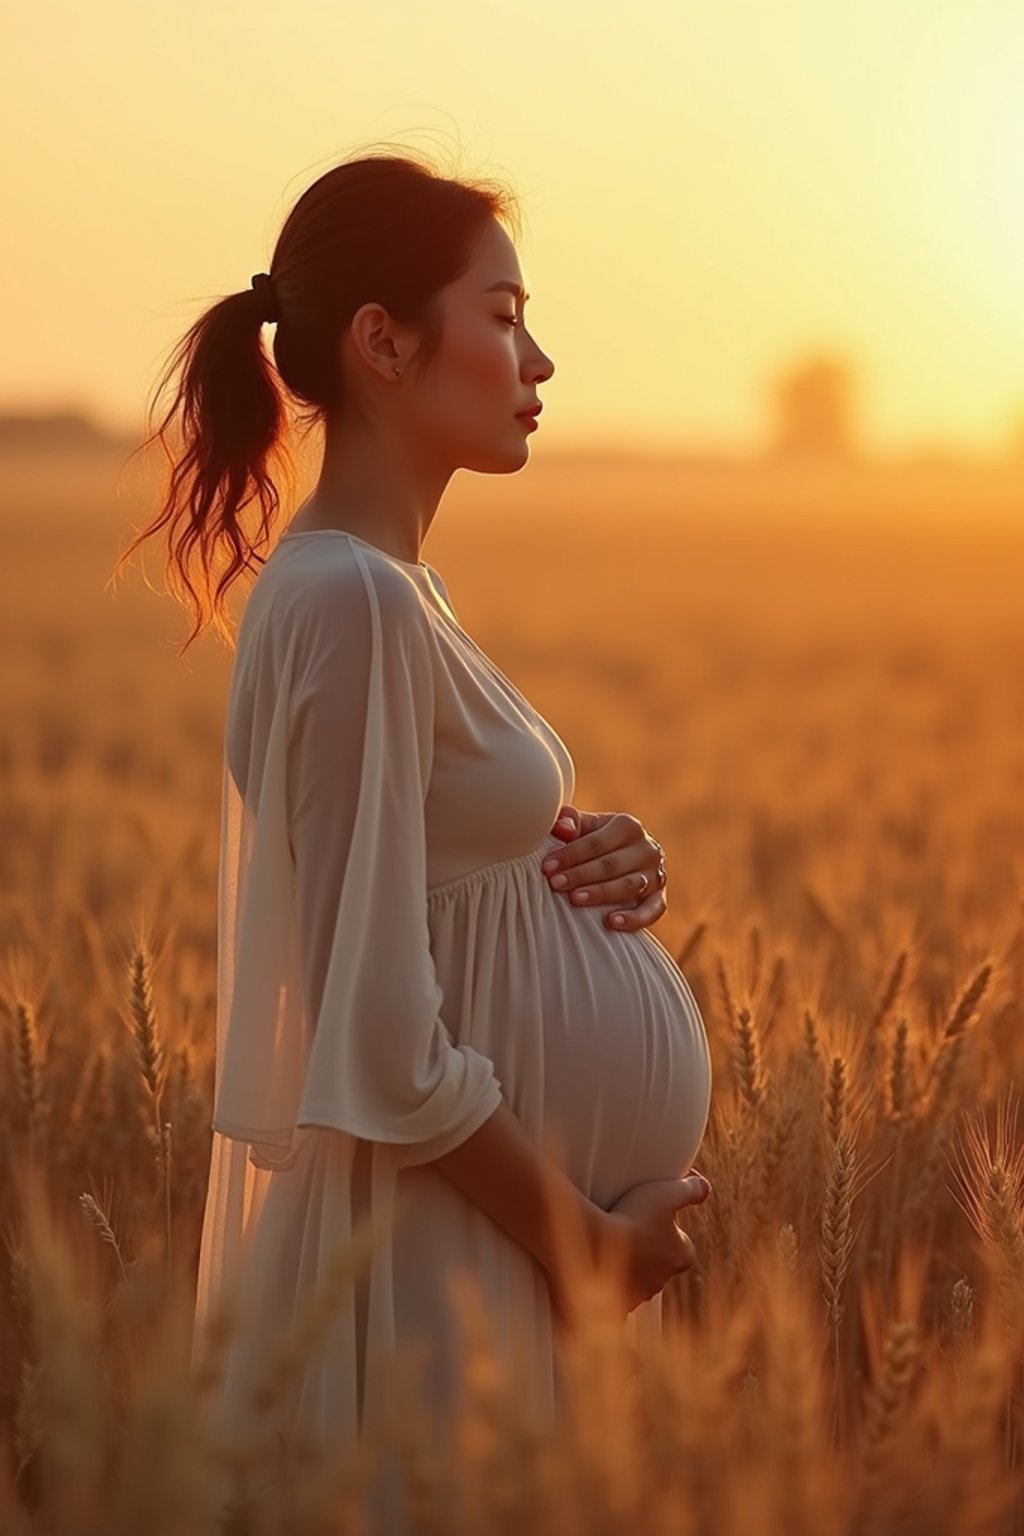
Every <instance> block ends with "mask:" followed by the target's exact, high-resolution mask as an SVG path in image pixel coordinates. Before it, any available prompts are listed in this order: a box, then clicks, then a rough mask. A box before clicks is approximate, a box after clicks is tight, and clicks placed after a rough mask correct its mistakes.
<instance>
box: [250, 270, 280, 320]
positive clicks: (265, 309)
mask: <svg viewBox="0 0 1024 1536" xmlns="http://www.w3.org/2000/svg"><path fill="white" fill-rule="evenodd" d="M251 282H252V286H253V288H254V289H255V291H256V292H257V293H258V294H259V296H260V318H261V319H262V320H265V321H266V322H267V324H268V325H276V324H277V322H278V320H279V319H280V315H279V314H278V312H277V301H276V299H275V298H274V290H273V288H272V286H271V283H270V273H269V272H257V273H256V274H255V276H254V277H253V278H252V279H251Z"/></svg>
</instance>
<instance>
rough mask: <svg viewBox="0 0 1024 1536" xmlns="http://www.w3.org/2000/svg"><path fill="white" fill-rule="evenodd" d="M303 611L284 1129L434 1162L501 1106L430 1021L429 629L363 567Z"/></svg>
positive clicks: (293, 757) (322, 582)
mask: <svg viewBox="0 0 1024 1536" xmlns="http://www.w3.org/2000/svg"><path fill="white" fill-rule="evenodd" d="M311 587H312V590H310V591H309V592H308V593H307V594H304V598H303V610H302V614H301V620H300V621H299V642H298V645H297V648H296V652H295V658H294V663H293V668H292V689H291V710H290V716H289V723H288V762H287V783H288V796H287V824H288V836H289V846H290V849H291V853H292V858H293V861H294V879H295V895H296V921H297V933H298V952H299V965H300V970H301V979H302V991H303V998H304V1003H305V1009H306V1013H307V1018H308V1023H309V1026H310V1058H309V1067H308V1071H307V1073H306V1077H305V1087H304V1092H303V1095H302V1100H301V1104H300V1105H299V1109H298V1114H297V1119H296V1124H297V1125H324V1126H333V1127H336V1128H338V1129H340V1130H344V1131H348V1132H350V1133H352V1134H353V1135H355V1136H359V1137H363V1138H365V1139H367V1140H375V1141H383V1142H395V1143H403V1144H415V1145H416V1153H415V1157H414V1158H409V1159H408V1161H417V1162H423V1161H429V1160H431V1159H433V1158H435V1157H440V1156H441V1155H442V1154H443V1153H444V1152H446V1151H449V1150H450V1149H451V1148H453V1147H455V1146H458V1145H459V1143H460V1142H462V1141H463V1140H465V1138H466V1137H467V1136H469V1135H471V1134H472V1132H473V1131H475V1130H476V1129H477V1128H478V1127H479V1126H481V1125H482V1124H483V1123H484V1121H485V1120H486V1119H488V1118H489V1117H490V1115H491V1114H492V1113H493V1112H494V1110H495V1109H496V1108H497V1107H498V1105H499V1103H500V1100H501V1087H500V1084H499V1082H498V1080H497V1078H496V1077H495V1075H494V1067H493V1064H492V1062H491V1061H490V1060H489V1059H488V1058H486V1057H484V1056H482V1055H481V1054H480V1053H479V1052H477V1051H475V1050H473V1049H472V1048H471V1047H469V1046H467V1045H457V1044H455V1043H454V1042H453V1041H452V1039H451V1036H450V1034H449V1031H448V1029H447V1028H446V1026H445V1023H444V1020H443V1018H442V1016H441V1008H442V1004H443V994H442V991H441V988H440V987H439V985H438V981H437V977H436V974H435V970H434V964H433V958H432V955H431V950H430V935H429V930H428V926H427V884H426V880H427V875H426V828H425V820H424V803H425V799H426V795H427V788H428V784H429V779H430V771H431V764H432V759H433V751H434V675H433V667H432V643H433V639H432V632H431V628H430V618H429V615H428V614H427V613H426V612H425V611H424V607H423V602H422V599H421V597H420V595H419V593H418V592H417V591H416V588H415V586H414V584H413V582H412V581H411V580H410V578H409V577H407V576H406V575H405V574H404V573H403V572H401V571H398V570H396V569H395V568H394V567H392V566H388V565H385V564H383V563H382V562H377V561H371V560H368V559H367V558H366V557H365V556H364V555H362V554H361V553H359V552H354V559H353V560H352V561H351V562H346V564H345V565H344V566H343V567H340V568H337V569H332V570H331V571H330V572H329V579H327V574H326V573H325V574H320V573H318V577H317V579H316V581H315V582H313V583H311Z"/></svg>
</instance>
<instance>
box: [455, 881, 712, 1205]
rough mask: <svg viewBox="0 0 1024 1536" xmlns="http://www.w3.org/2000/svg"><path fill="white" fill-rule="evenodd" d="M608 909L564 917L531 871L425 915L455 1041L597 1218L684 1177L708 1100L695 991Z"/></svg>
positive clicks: (470, 888)
mask: <svg viewBox="0 0 1024 1536" xmlns="http://www.w3.org/2000/svg"><path fill="white" fill-rule="evenodd" d="M544 851H546V850H542V853H543V852H544ZM450 894H452V893H450ZM609 910H610V909H609V908H606V907H599V908H595V909H593V910H588V909H587V908H583V909H578V908H576V907H574V906H572V905H571V904H570V903H569V901H567V900H566V899H565V898H564V897H563V896H560V895H559V894H558V893H556V892H554V891H552V890H551V888H550V886H549V885H548V882H547V878H546V876H545V875H544V874H543V873H542V872H541V870H540V868H539V859H537V860H534V859H529V860H525V861H510V862H509V864H507V865H505V866H501V867H500V869H496V872H495V877H494V878H493V879H479V880H476V881H470V882H469V883H468V884H467V885H466V886H465V887H464V888H463V889H462V890H459V891H456V892H455V893H454V895H453V899H451V900H446V901H445V902H444V903H443V905H440V906H435V907H434V908H433V910H432V913H431V930H432V932H431V937H432V948H433V951H434V955H435V963H436V965H437V971H438V979H439V981H440V983H441V986H442V988H443V991H444V1019H445V1022H446V1024H447V1026H448V1028H449V1031H450V1033H451V1034H452V1037H453V1039H455V1040H456V1041H457V1042H458V1043H459V1044H469V1045H472V1046H473V1047H474V1048H475V1049H477V1050H479V1051H480V1052H481V1053H482V1054H484V1055H487V1056H488V1057H489V1058H490V1059H491V1060H492V1061H493V1063H494V1068H495V1073H496V1075H497V1077H498V1079H499V1081H500V1082H501V1085H502V1091H503V1093H504V1096H505V1098H506V1099H507V1101H508V1102H509V1104H510V1105H511V1107H512V1108H513V1110H514V1111H515V1112H516V1114H517V1115H518V1116H519V1118H520V1119H521V1120H522V1122H523V1124H524V1125H525V1126H526V1127H527V1129H528V1130H530V1131H531V1132H532V1133H533V1134H535V1135H537V1136H538V1137H540V1136H542V1135H544V1136H548V1137H551V1136H553V1137H554V1138H555V1141H556V1143H557V1145H558V1146H560V1147H561V1148H562V1160H563V1164H564V1167H565V1171H566V1172H567V1173H568V1175H569V1177H570V1178H571V1179H572V1180H573V1182H574V1183H575V1184H576V1186H577V1187H578V1188H579V1189H581V1190H583V1192H584V1193H585V1194H587V1195H588V1196H589V1197H590V1198H591V1199H592V1200H594V1201H595V1202H596V1203H597V1204H598V1205H600V1206H602V1207H603V1208H604V1209H608V1208H609V1206H610V1205H612V1204H614V1202H615V1201H616V1200H617V1199H618V1198H619V1196H620V1195H622V1194H624V1193H625V1191H626V1190H627V1189H629V1188H631V1187H632V1186H633V1185H634V1184H639V1183H643V1182H645V1181H647V1180H650V1179H663V1178H677V1177H680V1176H682V1175H683V1174H685V1173H686V1172H687V1170H688V1169H689V1168H690V1166H691V1165H692V1163H693V1161H694V1159H695V1158H696V1155H697V1151H698V1149H699V1147H700V1143H701V1140H702V1138H703V1135H704V1131H705V1127H706V1125H707V1119H708V1111H709V1108H710V1101H711V1060H710V1053H709V1050H708V1042H707V1036H706V1034H705V1030H704V1023H703V1020H702V1018H701V1015H700V1010H699V1008H698V1006H697V1003H696V1000H695V999H694V996H693V993H692V991H691V990H690V986H689V983H688V982H687V980H686V978H685V976H684V975H683V973H682V971H681V970H680V969H679V967H678V966H677V965H676V963H675V961H674V960H673V959H672V957H671V955H669V953H668V951H667V950H666V949H665V948H664V946H663V945H661V944H660V943H659V942H658V940H657V939H655V938H654V936H653V934H651V933H650V932H649V931H648V930H646V929H640V930H638V931H637V932H635V933H631V932H626V933H614V932H612V931H611V930H609V929H608V928H607V927H606V926H605V923H604V917H605V915H606V913H607V912H608V911H609Z"/></svg>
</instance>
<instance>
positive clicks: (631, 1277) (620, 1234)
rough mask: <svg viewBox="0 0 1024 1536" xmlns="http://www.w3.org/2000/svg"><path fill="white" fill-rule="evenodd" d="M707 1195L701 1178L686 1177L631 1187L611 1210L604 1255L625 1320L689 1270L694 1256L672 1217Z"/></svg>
mask: <svg viewBox="0 0 1024 1536" xmlns="http://www.w3.org/2000/svg"><path fill="white" fill-rule="evenodd" d="M710 1193H711V1185H710V1184H709V1183H708V1181H707V1180H706V1179H705V1178H704V1177H703V1175H702V1174H699V1173H691V1174H689V1175H688V1176H687V1177H686V1178H685V1179H656V1180H654V1181H653V1182H651V1183H649V1184H636V1185H634V1187H633V1188H632V1189H627V1191H626V1193H625V1194H624V1195H623V1196H622V1197H621V1198H620V1199H619V1200H617V1201H616V1202H615V1204H614V1205H613V1206H612V1207H611V1210H610V1211H609V1212H608V1213H607V1215H608V1226H607V1227H606V1228H605V1240H606V1243H607V1247H606V1250H605V1251H606V1253H607V1254H608V1257H609V1258H610V1260H611V1266H612V1272H613V1273H614V1274H615V1275H616V1277H617V1278H618V1280H619V1281H620V1283H621V1284H622V1288H623V1295H624V1302H625V1307H626V1313H627V1315H628V1314H629V1313H630V1312H632V1311H633V1309H634V1308H635V1307H638V1306H639V1305H640V1303H641V1302H643V1301H649V1300H650V1299H651V1297H652V1296H656V1295H657V1294H658V1292H659V1291H661V1290H663V1289H664V1287H665V1286H666V1285H667V1284H668V1282H669V1280H671V1278H672V1276H673V1275H679V1274H682V1273H683V1272H684V1271H685V1270H687V1269H690V1268H691V1267H692V1266H693V1264H694V1262H695V1260H696V1257H697V1255H696V1250H695V1249H694V1246H693V1242H692V1240H691V1238H690V1237H689V1236H688V1235H687V1233H685V1232H684V1231H683V1229H682V1227H680V1226H679V1225H678V1223H677V1222H676V1219H675V1217H676V1212H677V1211H679V1210H681V1209H682V1208H683V1206H686V1205H697V1204H700V1203H701V1202H702V1201H704V1200H706V1199H707V1197H708V1195H709V1194H710Z"/></svg>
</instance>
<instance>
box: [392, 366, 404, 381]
mask: <svg viewBox="0 0 1024 1536" xmlns="http://www.w3.org/2000/svg"><path fill="white" fill-rule="evenodd" d="M391 371H392V373H393V374H394V375H395V378H396V379H397V378H398V375H399V374H400V373H401V371H402V370H401V368H393V369H392V370H391Z"/></svg>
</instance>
